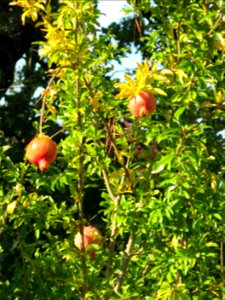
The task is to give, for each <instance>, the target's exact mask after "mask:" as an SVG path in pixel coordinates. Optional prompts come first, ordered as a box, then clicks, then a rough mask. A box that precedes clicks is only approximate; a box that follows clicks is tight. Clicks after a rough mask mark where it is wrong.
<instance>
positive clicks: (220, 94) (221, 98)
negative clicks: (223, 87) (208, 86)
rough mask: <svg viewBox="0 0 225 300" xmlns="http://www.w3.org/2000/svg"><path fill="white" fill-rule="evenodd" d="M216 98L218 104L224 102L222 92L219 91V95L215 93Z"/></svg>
mask: <svg viewBox="0 0 225 300" xmlns="http://www.w3.org/2000/svg"><path fill="white" fill-rule="evenodd" d="M215 98H216V102H217V103H221V102H222V100H223V93H222V91H218V92H217V93H215Z"/></svg>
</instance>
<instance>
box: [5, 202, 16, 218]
mask: <svg viewBox="0 0 225 300" xmlns="http://www.w3.org/2000/svg"><path fill="white" fill-rule="evenodd" d="M16 203H17V201H16V200H15V201H13V202H11V203H9V204H8V205H7V208H6V213H7V214H8V215H12V214H13V213H14V210H15V208H16Z"/></svg>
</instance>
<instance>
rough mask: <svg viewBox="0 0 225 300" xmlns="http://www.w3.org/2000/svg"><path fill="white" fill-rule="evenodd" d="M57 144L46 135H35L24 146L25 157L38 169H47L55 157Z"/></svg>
mask: <svg viewBox="0 0 225 300" xmlns="http://www.w3.org/2000/svg"><path fill="white" fill-rule="evenodd" d="M56 155H57V145H56V143H55V142H54V141H53V140H52V139H51V138H50V137H48V136H46V135H39V136H37V137H35V138H34V139H33V140H32V141H31V142H30V143H29V144H28V145H27V147H26V158H27V159H28V161H29V162H30V163H32V164H35V165H36V166H37V167H38V168H39V170H40V171H44V170H47V169H48V168H49V166H50V164H51V163H53V162H54V161H55V159H56Z"/></svg>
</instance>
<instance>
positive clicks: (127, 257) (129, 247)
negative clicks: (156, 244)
mask: <svg viewBox="0 0 225 300" xmlns="http://www.w3.org/2000/svg"><path fill="white" fill-rule="evenodd" d="M133 243H134V237H133V236H132V235H130V236H129V239H128V242H127V245H126V250H125V252H124V257H123V262H122V265H121V268H120V272H119V274H118V278H117V281H116V285H115V288H114V292H115V293H118V292H119V291H120V289H121V286H122V282H123V279H124V276H125V273H126V270H127V266H128V263H129V261H130V257H131V250H132V246H133Z"/></svg>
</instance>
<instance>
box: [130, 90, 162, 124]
mask: <svg viewBox="0 0 225 300" xmlns="http://www.w3.org/2000/svg"><path fill="white" fill-rule="evenodd" d="M155 107H156V101H155V98H154V97H153V95H152V94H150V93H149V92H146V91H141V92H140V93H139V94H138V95H137V96H135V97H134V98H132V99H131V100H130V101H129V104H128V108H129V110H130V112H131V114H132V116H133V117H135V118H141V117H145V116H148V115H149V114H151V113H153V111H154V110H155Z"/></svg>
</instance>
